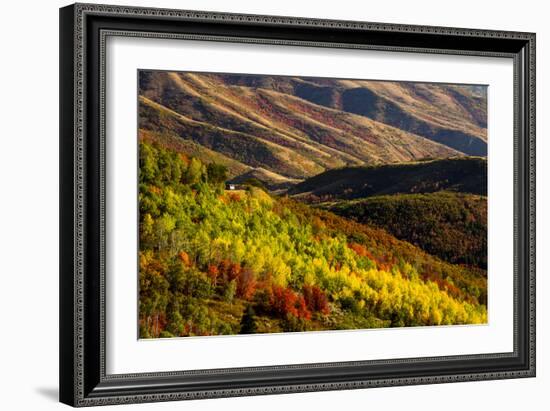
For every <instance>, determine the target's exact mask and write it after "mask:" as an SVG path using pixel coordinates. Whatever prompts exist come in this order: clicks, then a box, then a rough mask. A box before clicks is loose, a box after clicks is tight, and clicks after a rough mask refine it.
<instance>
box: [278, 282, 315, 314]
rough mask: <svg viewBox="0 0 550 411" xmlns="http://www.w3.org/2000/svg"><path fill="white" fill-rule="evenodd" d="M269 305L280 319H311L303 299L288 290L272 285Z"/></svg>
mask: <svg viewBox="0 0 550 411" xmlns="http://www.w3.org/2000/svg"><path fill="white" fill-rule="evenodd" d="M272 291H273V293H272V295H271V301H270V305H271V308H272V309H273V311H275V313H276V314H277V315H279V316H281V317H286V316H287V315H291V316H294V317H297V318H305V319H308V320H309V319H310V318H311V312H310V311H309V310H308V308H307V306H306V302H305V300H304V297H303V296H302V295H300V294H297V293H295V292H294V291H292V290H291V289H290V288H283V287H279V286H276V285H274V286H273V290H272Z"/></svg>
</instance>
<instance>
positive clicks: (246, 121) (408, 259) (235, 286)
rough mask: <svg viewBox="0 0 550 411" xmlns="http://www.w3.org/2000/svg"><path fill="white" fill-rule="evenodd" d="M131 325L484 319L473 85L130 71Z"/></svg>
mask: <svg viewBox="0 0 550 411" xmlns="http://www.w3.org/2000/svg"><path fill="white" fill-rule="evenodd" d="M138 85H139V87H138V97H137V98H138V110H139V113H138V114H139V124H138V138H139V211H140V212H139V329H140V338H159V337H161V338H167V337H187V336H206V335H233V334H252V333H280V332H296V331H323V330H349V329H368V328H386V327H410V326H437V325H459V324H460V325H464V324H484V323H486V322H487V144H488V140H487V87H486V86H483V85H460V84H439V83H438V84H436V83H418V82H394V81H376V80H356V79H334V78H310V77H290V76H272V75H252V74H224V73H197V72H176V71H154V70H140V71H139V72H138Z"/></svg>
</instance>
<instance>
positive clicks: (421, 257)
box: [139, 141, 487, 338]
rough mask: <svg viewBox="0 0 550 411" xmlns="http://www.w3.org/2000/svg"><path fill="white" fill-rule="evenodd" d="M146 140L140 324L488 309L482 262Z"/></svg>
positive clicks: (180, 330)
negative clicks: (240, 179)
mask: <svg viewBox="0 0 550 411" xmlns="http://www.w3.org/2000/svg"><path fill="white" fill-rule="evenodd" d="M226 179H227V170H226V168H225V167H224V166H222V165H220V164H216V163H210V164H205V163H203V162H202V161H201V160H200V159H198V158H196V157H192V156H182V155H181V153H178V152H176V151H174V150H171V149H167V148H163V147H161V146H159V145H156V144H151V143H149V142H146V141H143V142H142V143H141V144H140V190H139V206H140V225H139V229H140V253H139V276H140V278H139V281H140V297H139V298H140V300H139V301H140V305H139V318H140V336H141V337H142V338H151V337H171V336H189V335H214V334H235V333H239V332H240V333H256V332H280V331H304V330H333V329H354V328H373V327H398V326H415V325H439V324H472V323H485V322H486V321H487V310H486V305H485V304H486V277H485V274H484V272H483V270H475V269H468V268H465V267H461V266H456V265H451V264H448V263H445V262H443V261H441V260H439V259H438V258H435V257H432V256H430V255H428V254H426V253H425V252H423V251H422V250H420V249H418V248H417V247H415V246H413V245H411V244H409V243H407V242H404V241H400V240H397V239H396V238H395V237H393V236H391V235H389V234H387V233H386V232H385V231H383V230H380V229H374V228H370V227H368V226H365V225H362V224H359V223H356V222H352V221H348V220H346V219H343V218H341V217H338V216H336V215H334V214H332V213H330V212H326V211H323V210H316V209H313V208H311V207H309V206H307V205H305V204H301V203H298V202H296V201H294V200H292V199H290V198H287V197H285V198H275V197H272V196H270V195H268V194H267V193H266V192H265V191H263V190H262V189H260V188H257V187H249V189H247V190H242V191H238V192H231V191H225V190H224V185H225V184H224V183H225V181H226Z"/></svg>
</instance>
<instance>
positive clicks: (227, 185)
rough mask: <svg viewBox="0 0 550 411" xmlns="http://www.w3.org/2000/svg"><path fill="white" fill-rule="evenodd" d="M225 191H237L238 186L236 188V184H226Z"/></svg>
mask: <svg viewBox="0 0 550 411" xmlns="http://www.w3.org/2000/svg"><path fill="white" fill-rule="evenodd" d="M225 189H226V190H235V189H236V186H235V184H226V185H225Z"/></svg>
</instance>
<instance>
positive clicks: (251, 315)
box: [240, 304, 257, 334]
mask: <svg viewBox="0 0 550 411" xmlns="http://www.w3.org/2000/svg"><path fill="white" fill-rule="evenodd" d="M255 315H256V313H255V312H254V308H252V305H250V304H248V306H247V307H246V310H245V312H244V314H243V318H242V319H241V331H240V334H254V333H255V332H256V331H257V326H256V317H255Z"/></svg>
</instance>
